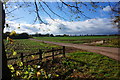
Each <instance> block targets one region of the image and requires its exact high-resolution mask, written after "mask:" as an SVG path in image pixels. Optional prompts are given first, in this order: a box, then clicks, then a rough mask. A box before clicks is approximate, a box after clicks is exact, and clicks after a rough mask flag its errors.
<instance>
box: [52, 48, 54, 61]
mask: <svg viewBox="0 0 120 80" xmlns="http://www.w3.org/2000/svg"><path fill="white" fill-rule="evenodd" d="M52 59H53V60H54V48H52Z"/></svg>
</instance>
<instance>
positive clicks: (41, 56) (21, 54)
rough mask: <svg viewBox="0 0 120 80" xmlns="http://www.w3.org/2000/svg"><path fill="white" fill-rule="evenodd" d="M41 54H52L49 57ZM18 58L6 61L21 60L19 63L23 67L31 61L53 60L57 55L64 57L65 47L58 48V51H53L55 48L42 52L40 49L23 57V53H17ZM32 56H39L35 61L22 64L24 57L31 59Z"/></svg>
mask: <svg viewBox="0 0 120 80" xmlns="http://www.w3.org/2000/svg"><path fill="white" fill-rule="evenodd" d="M55 52H56V53H58V54H55ZM43 53H52V54H51V55H49V56H44V57H43ZM19 54H20V56H19V57H13V58H7V60H8V61H9V60H14V59H19V58H20V60H21V62H22V63H23V66H24V64H28V63H29V62H32V61H35V60H39V62H42V60H43V59H46V58H49V57H52V60H54V58H55V56H57V55H61V54H62V55H63V57H65V46H63V47H62V48H59V49H55V48H52V49H51V50H47V51H44V52H43V50H42V49H39V51H38V52H37V53H33V54H29V55H23V53H19ZM32 55H39V58H37V59H32V60H29V61H26V62H24V59H25V57H31V56H32Z"/></svg>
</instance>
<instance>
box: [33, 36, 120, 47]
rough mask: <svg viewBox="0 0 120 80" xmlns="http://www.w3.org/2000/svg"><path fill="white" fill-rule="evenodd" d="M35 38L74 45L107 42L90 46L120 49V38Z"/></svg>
mask: <svg viewBox="0 0 120 80" xmlns="http://www.w3.org/2000/svg"><path fill="white" fill-rule="evenodd" d="M34 38H35V39H40V40H45V41H53V42H62V43H73V44H83V43H92V42H95V41H101V40H105V41H106V42H105V43H104V44H89V45H91V46H105V47H119V42H120V39H118V36H76V37H34Z"/></svg>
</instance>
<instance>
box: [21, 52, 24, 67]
mask: <svg viewBox="0 0 120 80" xmlns="http://www.w3.org/2000/svg"><path fill="white" fill-rule="evenodd" d="M23 58H24V57H23V53H21V62H22V63H23V68H24V61H23Z"/></svg>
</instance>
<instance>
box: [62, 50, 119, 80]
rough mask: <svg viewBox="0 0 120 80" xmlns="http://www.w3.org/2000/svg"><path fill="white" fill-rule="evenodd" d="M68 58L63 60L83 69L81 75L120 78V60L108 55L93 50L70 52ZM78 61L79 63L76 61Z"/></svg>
mask: <svg viewBox="0 0 120 80" xmlns="http://www.w3.org/2000/svg"><path fill="white" fill-rule="evenodd" d="M68 59H71V61H63V62H64V64H65V63H66V64H65V65H69V66H71V68H74V69H76V70H78V72H79V71H81V73H78V74H79V75H80V74H81V75H82V74H85V75H90V76H91V77H95V78H117V77H119V78H120V71H119V68H120V64H119V63H120V62H117V61H115V60H112V59H110V58H108V57H106V56H103V55H100V54H96V53H91V52H75V53H69V54H68ZM76 62H77V63H76Z"/></svg>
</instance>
